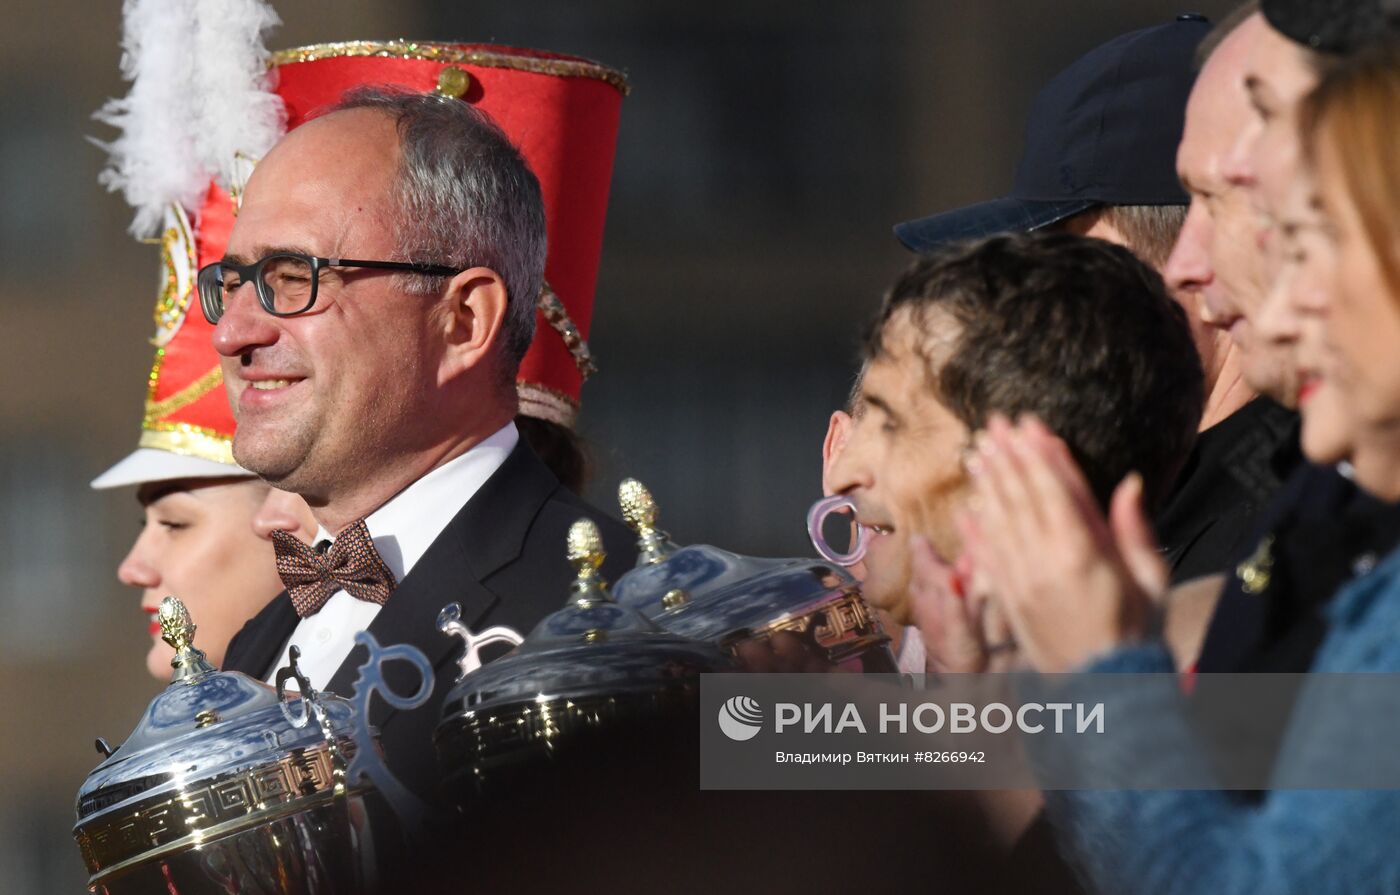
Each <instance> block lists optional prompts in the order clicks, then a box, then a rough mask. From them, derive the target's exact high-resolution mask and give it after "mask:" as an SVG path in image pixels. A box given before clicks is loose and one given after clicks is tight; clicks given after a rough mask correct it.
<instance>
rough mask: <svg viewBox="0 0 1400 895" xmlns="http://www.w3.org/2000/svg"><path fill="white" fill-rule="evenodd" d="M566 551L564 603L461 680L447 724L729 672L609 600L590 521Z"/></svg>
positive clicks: (708, 652)
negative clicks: (570, 577) (568, 572)
mask: <svg viewBox="0 0 1400 895" xmlns="http://www.w3.org/2000/svg"><path fill="white" fill-rule="evenodd" d="M568 547H569V559H570V561H571V562H572V563H573V564H574V568H575V570H576V572H577V578H576V580H575V581H574V583H573V584H572V585H571V587H570V596H569V601H568V602H567V603H566V604H565V605H564V607H563V608H562V609H560V610H558V611H556V612H554V613H552V614H550V615H548V616H546V617H545V618H544V619H543V620H542V621H540V623H539V624H538V625H536V626H535V628H534V630H532V631H531V632H530V634H529V635H528V636H527V637H526V638H525V641H524V643H522V644H521V645H520V646H518V647H516V648H515V649H514V650H512V651H511V652H510V653H509V654H508V655H506V656H503V657H502V658H500V659H497V660H496V661H494V662H491V663H489V664H487V665H485V666H483V667H481V668H480V669H479V670H477V671H473V672H472V673H470V674H468V675H466V676H465V677H464V678H462V680H461V681H460V682H459V683H458V684H457V686H455V687H454V688H453V690H452V691H451V692H450V693H449V694H448V697H447V699H446V701H445V702H444V705H443V715H444V718H451V717H453V716H456V715H460V714H462V713H467V714H480V713H484V712H490V711H493V710H496V709H501V708H504V707H507V706H511V705H519V704H531V705H534V704H537V703H540V702H543V701H550V700H553V699H581V698H584V697H588V696H615V695H621V694H625V693H637V692H646V691H653V690H658V689H664V688H666V687H668V686H670V685H672V684H673V683H677V682H679V681H684V680H688V679H690V678H692V677H693V676H694V675H696V674H698V673H701V672H705V671H722V670H727V669H729V668H731V667H732V663H731V661H730V660H729V659H727V658H726V657H725V656H724V655H723V654H722V653H721V652H720V651H719V650H718V649H716V648H715V647H714V646H712V645H710V644H705V643H698V642H695V641H691V640H688V639H686V638H683V637H678V636H676V635H675V634H671V633H667V632H665V631H663V630H662V629H661V628H658V627H657V626H656V625H655V624H653V623H652V622H650V621H649V620H647V618H646V617H645V616H643V615H642V614H640V613H639V612H637V611H636V610H634V609H630V608H628V607H627V606H622V605H619V604H618V603H617V602H616V601H615V600H613V598H612V596H611V595H610V594H609V593H608V589H607V584H606V582H604V581H603V580H602V577H601V575H599V573H598V569H599V567H600V566H601V565H602V563H603V558H604V556H605V554H604V552H603V544H602V537H601V535H600V534H599V532H598V527H597V525H596V524H594V523H593V521H592V520H589V519H581V520H579V521H578V522H576V523H574V525H573V526H572V527H571V528H570V529H569V537H568Z"/></svg>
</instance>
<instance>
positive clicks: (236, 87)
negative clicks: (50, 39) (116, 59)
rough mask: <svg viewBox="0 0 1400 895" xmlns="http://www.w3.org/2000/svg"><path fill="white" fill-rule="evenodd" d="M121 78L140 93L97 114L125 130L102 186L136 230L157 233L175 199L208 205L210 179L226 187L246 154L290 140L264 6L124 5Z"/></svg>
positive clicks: (243, 1)
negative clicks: (116, 196) (131, 214)
mask: <svg viewBox="0 0 1400 895" xmlns="http://www.w3.org/2000/svg"><path fill="white" fill-rule="evenodd" d="M122 22H123V25H122V63H121V67H122V76H123V77H124V78H125V79H126V80H127V81H129V82H131V91H130V92H129V93H128V94H127V95H126V96H125V97H123V98H121V99H113V100H109V101H108V102H107V103H106V104H105V105H104V106H103V107H102V108H101V109H100V110H99V111H98V112H97V114H96V115H95V116H94V117H95V118H96V119H97V120H98V121H101V122H102V123H104V124H109V125H111V126H112V127H115V128H116V129H117V130H118V131H119V133H118V135H117V138H116V139H115V140H112V141H111V142H110V143H101V142H99V143H98V145H99V146H101V147H102V148H104V149H106V150H107V152H108V164H107V167H106V169H105V170H103V172H102V173H101V175H99V181H100V182H101V183H102V184H103V185H104V186H106V187H107V188H108V189H109V190H113V191H117V190H120V191H121V192H122V194H123V195H124V196H125V197H126V200H127V202H128V203H129V204H130V205H131V206H132V208H134V209H135V211H136V215H135V218H134V220H133V221H132V224H131V228H130V229H131V232H132V233H133V234H134V235H136V236H148V235H151V234H153V233H155V232H157V231H158V229H159V227H160V223H161V219H162V215H163V213H164V211H165V209H166V208H167V206H169V205H170V203H176V204H179V205H180V206H182V207H184V208H186V209H188V210H191V211H193V210H194V209H197V208H198V207H199V204H200V201H201V200H202V198H203V196H204V192H205V191H206V190H207V189H208V187H209V181H210V178H215V179H218V180H219V181H220V183H222V184H223V185H225V186H227V184H228V182H229V178H230V177H231V176H232V173H233V168H234V163H235V162H234V159H235V158H236V157H237V155H238V154H239V153H243V154H245V155H249V156H252V157H254V158H257V157H261V156H262V155H263V154H264V153H265V152H266V151H267V150H268V149H269V148H270V147H271V146H272V144H273V143H275V142H276V141H277V139H278V137H280V136H281V133H282V126H283V111H282V103H281V100H280V98H278V97H277V95H276V94H274V93H272V92H271V89H270V75H269V73H268V70H267V60H268V52H267V49H266V47H265V46H264V44H263V38H264V36H265V35H266V33H267V32H268V31H269V30H270V29H272V28H273V27H275V26H276V25H278V24H280V21H279V20H278V18H277V14H276V13H275V12H273V10H272V8H271V7H270V6H269V5H268V4H267V3H266V2H264V0H214V2H208V0H125V2H124V3H123V4H122Z"/></svg>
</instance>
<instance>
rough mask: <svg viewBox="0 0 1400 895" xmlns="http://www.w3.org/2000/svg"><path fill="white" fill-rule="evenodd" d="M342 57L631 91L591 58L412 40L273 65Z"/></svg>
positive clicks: (341, 45)
mask: <svg viewBox="0 0 1400 895" xmlns="http://www.w3.org/2000/svg"><path fill="white" fill-rule="evenodd" d="M342 56H379V57H384V58H388V59H421V60H423V61H425V62H447V63H453V62H456V63H462V64H466V65H479V66H483V67H485V68H513V69H516V70H517V71H527V72H532V73H534V74H538V75H558V76H560V77H565V78H594V79H596V80H599V81H603V82H605V83H607V84H611V85H612V86H613V87H615V88H617V91H618V92H619V93H621V94H622V95H623V96H626V95H627V94H628V93H629V92H631V90H632V88H631V86H630V85H629V84H628V83H627V76H626V75H624V74H623V73H622V72H620V71H617V70H616V69H611V68H608V67H607V66H605V65H600V64H599V63H597V62H593V61H591V60H588V59H555V58H550V57H540V56H527V55H515V54H512V53H502V52H499V51H496V50H482V49H467V48H465V47H460V46H454V45H453V44H445V43H436V42H433V41H411V40H347V41H340V42H338V43H324V44H311V45H310V46H305V47H292V48H290V49H286V50H277V51H276V52H274V53H273V54H272V57H271V60H270V64H271V65H274V66H276V65H290V64H292V63H296V62H316V61H319V60H321V59H337V58H340V57H342Z"/></svg>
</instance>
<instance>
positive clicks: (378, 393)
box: [214, 109, 443, 502]
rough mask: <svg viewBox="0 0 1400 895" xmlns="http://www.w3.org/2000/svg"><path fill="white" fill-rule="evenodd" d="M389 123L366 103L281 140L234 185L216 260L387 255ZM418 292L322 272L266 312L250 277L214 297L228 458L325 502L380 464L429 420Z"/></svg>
mask: <svg viewBox="0 0 1400 895" xmlns="http://www.w3.org/2000/svg"><path fill="white" fill-rule="evenodd" d="M397 164H398V140H397V135H396V130H395V126H394V123H393V121H392V120H391V119H390V118H389V117H388V116H386V115H384V114H382V113H380V112H377V111H374V110H368V109H354V110H350V111H341V112H334V113H331V114H329V115H327V116H325V117H323V118H319V119H316V120H314V121H312V122H309V123H308V124H306V125H304V126H302V127H300V128H298V129H296V130H295V131H293V132H292V133H291V134H289V135H288V136H287V137H286V138H285V139H284V140H283V141H282V142H281V143H280V144H278V146H277V147H276V148H274V149H273V151H272V152H271V153H270V154H269V155H268V156H267V158H265V159H264V160H263V161H262V162H261V163H260V164H259V165H258V168H257V170H256V172H255V173H254V175H253V177H252V178H251V180H250V181H249V183H248V187H247V190H246V192H245V194H244V199H243V204H242V207H241V209H240V211H239V214H238V221H237V224H236V225H235V227H234V229H233V233H232V235H231V237H230V240H229V246H228V254H227V256H226V257H227V258H228V259H229V260H231V261H233V262H235V263H238V264H250V263H252V262H254V261H256V260H258V259H259V258H261V257H263V256H265V255H267V254H270V253H274V252H278V251H295V252H301V253H305V254H310V255H317V256H326V257H349V258H362V259H377V260H391V259H393V257H394V251H395V234H394V216H393V211H392V206H391V201H390V199H391V196H392V187H393V183H394V177H395V175H396V171H397ZM432 305H433V302H432V301H431V299H430V298H427V297H424V296H418V295H411V294H408V293H406V292H404V291H403V289H402V288H401V287H400V285H399V283H398V280H397V278H396V277H395V276H394V275H393V274H391V273H390V272H387V271H373V270H362V269H354V268H333V269H330V270H327V271H324V272H323V273H322V274H321V277H320V287H319V292H318V295H317V298H316V303H315V306H314V307H312V308H311V309H310V311H308V312H307V313H305V314H302V315H300V316H295V317H274V316H272V315H271V314H268V313H267V312H266V311H265V310H264V309H263V308H262V307H261V306H260V305H259V303H258V300H257V298H256V296H255V294H254V290H253V288H252V284H251V283H246V284H242V285H240V286H239V287H238V288H237V289H236V291H234V292H233V293H232V294H231V295H230V297H229V299H228V302H227V305H226V311H225V314H224V316H223V318H222V319H221V320H220V321H219V324H218V326H217V327H216V329H215V333H214V344H215V347H216V348H217V349H218V351H219V353H220V354H221V355H223V357H224V360H223V370H224V381H225V383H226V385H227V388H228V393H229V400H230V403H231V404H232V405H233V411H234V415H235V417H237V419H238V431H237V435H236V436H235V438H234V443H233V452H234V456H235V458H236V459H237V460H238V462H239V463H240V464H241V465H242V466H244V467H245V468H247V469H250V470H252V471H253V472H256V473H257V474H258V475H260V476H262V477H263V478H264V479H266V480H268V481H270V482H273V483H275V484H277V485H279V486H280V487H282V488H284V489H285V490H289V491H294V492H297V493H299V494H302V495H303V496H306V497H307V498H308V500H313V502H314V501H315V500H316V499H318V498H319V499H322V500H324V499H327V498H331V497H333V496H334V495H335V493H336V491H337V488H339V487H342V486H343V485H344V484H345V483H346V482H349V481H353V480H355V479H356V478H357V477H360V476H361V475H362V472H361V470H362V468H363V467H366V466H369V467H372V466H374V465H376V464H384V463H387V462H391V461H392V460H393V459H394V458H395V457H396V456H402V455H403V454H404V453H406V452H408V451H410V450H411V449H412V447H413V445H412V439H413V438H415V437H424V435H425V433H428V432H429V430H430V429H431V428H432V426H433V425H434V423H435V422H440V421H438V420H437V418H438V417H441V416H443V414H442V413H440V412H435V410H436V408H434V406H433V395H434V394H435V393H436V386H437V381H436V378H435V377H436V371H437V361H438V359H439V358H440V356H441V353H442V349H441V344H440V342H441V340H440V339H434V338H433V337H432V335H431V334H432V331H433V320H434V315H433V314H432V313H431V311H432V309H433V308H432Z"/></svg>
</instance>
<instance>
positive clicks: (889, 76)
mask: <svg viewBox="0 0 1400 895" xmlns="http://www.w3.org/2000/svg"><path fill="white" fill-rule="evenodd" d="M210 2H217V0H210ZM276 5H278V7H279V9H278V11H279V13H280V14H281V16H282V18H283V22H284V24H283V26H282V27H281V28H280V29H279V30H278V32H277V33H276V34H275V35H274V37H273V38H272V40H271V41H270V43H271V46H272V47H273V48H274V49H278V48H283V47H290V46H296V45H300V44H306V43H321V42H325V41H332V40H348V39H356V38H361V39H364V38H400V37H402V38H419V39H432V40H463V41H492V42H499V43H506V44H515V45H523V46H534V47H541V48H547V49H550V50H556V51H561V52H565V53H574V54H579V55H583V56H588V57H591V58H594V59H597V60H599V61H601V62H604V63H607V64H609V65H611V66H613V67H616V68H620V69H622V70H624V71H625V72H626V73H627V74H628V76H629V78H630V80H631V83H632V88H633V89H632V94H631V96H630V97H629V98H628V99H627V100H626V101H625V102H624V104H623V113H622V131H621V135H620V139H619V144H618V151H617V161H616V168H615V173H614V179H613V189H612V199H611V206H610V210H609V219H608V231H607V237H606V241H605V245H604V255H603V265H602V272H601V276H600V280H599V284H598V306H597V312H596V315H595V317H594V323H593V332H592V335H591V337H590V339H589V342H590V345H591V347H592V349H593V353H594V356H595V357H596V359H597V361H598V364H599V367H600V370H601V372H600V374H599V375H598V376H596V377H595V378H594V379H593V380H592V381H590V382H589V383H588V385H587V386H586V387H585V389H584V395H583V413H582V421H581V427H582V430H583V431H584V433H585V434H586V435H587V436H588V438H589V439H591V441H592V443H593V445H594V451H595V459H596V461H597V474H596V476H595V478H594V483H593V486H592V494H591V496H592V497H593V498H594V500H595V501H597V502H599V503H600V504H602V505H604V506H612V505H613V502H614V499H613V494H614V493H615V490H614V489H615V487H616V483H617V481H618V480H619V479H620V478H621V477H623V476H625V475H634V476H637V477H639V478H641V479H642V480H643V481H645V482H647V483H648V484H649V485H650V486H651V487H652V490H653V491H654V493H655V494H656V495H657V498H658V501H659V502H660V504H661V507H662V518H663V524H664V526H665V527H666V528H667V529H668V530H669V531H670V532H671V533H672V534H673V535H674V537H675V538H676V540H678V541H680V542H682V543H687V542H708V543H715V544H719V545H722V546H725V547H728V548H731V549H735V550H739V551H743V552H748V553H762V554H798V553H805V552H809V551H810V547H809V546H808V545H807V543H806V537H805V532H804V523H803V516H804V513H805V511H806V509H807V507H808V505H809V504H810V503H811V501H812V500H814V499H815V498H816V497H818V496H820V458H821V454H820V451H821V441H822V437H823V435H824V433H825V430H826V422H827V417H828V415H829V413H830V412H831V411H832V410H833V409H835V408H837V407H839V406H840V405H841V404H842V402H843V400H844V396H845V393H846V391H847V389H848V388H849V385H850V379H851V376H852V374H853V372H854V369H855V358H856V351H857V345H858V336H859V334H860V332H861V330H862V328H863V326H864V322H865V320H866V319H867V318H868V317H869V315H871V314H872V313H873V311H874V309H875V308H876V305H877V302H878V300H879V297H880V294H881V293H882V291H883V290H884V289H885V288H886V286H887V285H888V284H889V283H890V282H891V281H892V280H893V278H894V277H895V275H896V274H897V273H898V272H899V271H900V270H901V268H902V267H903V266H904V265H905V264H907V263H908V262H909V260H910V258H909V256H907V255H906V254H905V253H904V252H903V250H902V249H901V248H900V247H899V246H898V244H897V243H896V241H895V240H894V238H893V236H892V235H891V232H890V228H891V226H892V225H893V224H894V223H896V222H898V221H901V220H904V219H907V218H911V217H917V216H921V215H923V214H927V213H930V212H933V211H937V210H943V209H947V208H952V207H955V206H958V205H961V204H966V203H969V202H974V201H978V200H980V199H984V198H991V197H994V196H996V195H1000V194H1001V193H1002V192H1003V191H1004V190H1005V189H1007V187H1008V186H1009V185H1010V180H1011V172H1012V167H1013V166H1014V164H1015V161H1016V158H1017V156H1018V154H1019V152H1020V144H1021V127H1022V121H1023V119H1024V116H1025V112H1026V109H1027V106H1028V104H1029V102H1030V99H1031V97H1032V96H1033V95H1034V93H1035V92H1036V90H1037V89H1038V88H1039V87H1040V86H1041V85H1042V84H1043V83H1044V82H1045V81H1046V80H1047V79H1048V78H1049V77H1050V76H1051V75H1053V74H1054V73H1055V72H1056V71H1057V70H1058V69H1060V68H1062V67H1063V66H1065V65H1066V64H1068V63H1069V62H1070V61H1072V60H1073V59H1074V58H1075V57H1077V56H1078V55H1080V54H1082V53H1083V52H1085V51H1087V50H1089V49H1090V48H1092V47H1093V46H1095V45H1096V44H1098V43H1100V42H1102V41H1104V40H1106V39H1108V38H1110V37H1112V36H1114V35H1115V34H1118V33H1121V32H1123V31H1128V30H1132V29H1134V28H1140V27H1145V26H1147V25H1151V24H1155V23H1158V22H1161V21H1165V20H1166V19H1167V18H1168V17H1169V16H1171V15H1173V14H1175V13H1178V12H1185V11H1192V12H1202V13H1205V14H1207V15H1210V16H1211V17H1212V18H1218V17H1219V16H1220V15H1221V14H1223V13H1224V12H1226V11H1228V9H1229V8H1230V6H1231V5H1232V4H1231V3H1230V2H1228V0H1191V5H1190V6H1186V7H1183V6H1179V5H1177V3H1176V2H1173V0H1067V2H1059V3H1049V2H1045V0H980V2H976V3H967V2H952V0H936V2H930V0H879V2H875V3H870V2H865V3H857V2H853V0H851V2H847V0H807V2H802V3H798V2H777V0H709V2H707V3H703V4H679V3H676V4H669V3H658V2H655V0H591V2H588V3H579V2H577V0H500V2H496V0H477V2H473V3H462V2H459V0H392V2H390V0H334V2H331V0H295V2H290V0H283V2H282V3H280V4H276ZM120 16H121V11H120V4H119V3H117V2H115V0H106V2H102V3H91V2H87V0H50V2H45V3H39V2H32V0H24V2H19V3H17V2H16V0H0V21H3V22H4V23H5V27H4V28H3V29H0V381H3V383H4V387H3V388H0V725H2V726H0V731H2V732H0V893H60V892H70V893H76V892H80V891H82V890H83V882H84V879H85V875H84V872H83V867H82V864H81V861H80V859H79V856H78V851H77V848H76V846H75V845H74V844H73V841H72V839H71V837H70V828H71V826H72V822H73V796H74V794H75V793H76V791H77V788H78V786H79V785H80V783H81V782H82V780H83V778H84V776H85V775H86V774H87V772H88V771H89V770H90V769H91V768H92V767H93V766H94V765H95V764H96V763H97V761H98V755H97V753H96V752H95V751H94V748H93V739H94V737H96V736H104V737H107V738H108V739H110V740H111V741H112V742H113V743H119V742H120V741H121V740H122V739H123V738H124V737H125V736H126V734H127V732H128V731H130V729H131V728H132V726H133V725H134V724H135V722H136V720H137V718H138V716H139V713H140V712H141V711H142V709H143V708H144V707H145V704H146V702H147V701H148V700H149V699H150V698H151V696H153V695H154V693H155V692H156V689H157V686H156V684H155V683H154V682H153V681H152V680H151V679H150V678H149V677H148V676H147V673H146V670H145V665H144V662H143V661H142V657H143V656H144V654H145V651H146V649H147V645H148V634H147V633H146V625H147V618H146V616H145V615H144V613H141V612H139V611H138V608H137V607H138V600H139V596H140V595H139V593H138V592H136V591H134V590H127V589H125V588H123V587H122V586H121V585H120V584H118V582H117V581H116V577H115V569H116V566H117V563H118V562H119V561H120V559H121V557H122V555H123V554H124V553H125V551H126V550H127V548H128V547H129V546H130V543H131V542H132V540H133V539H134V538H135V537H136V535H137V533H138V520H139V517H140V509H139V507H138V506H137V504H136V501H135V499H134V494H133V493H132V491H133V490H134V489H123V490H119V491H116V492H106V493H101V494H99V493H97V492H93V491H91V490H89V488H88V482H89V481H90V480H91V479H92V478H93V477H94V476H96V475H97V474H98V473H100V472H101V471H102V470H104V469H105V468H106V467H107V466H108V465H110V464H111V463H113V462H115V461H116V460H117V459H119V458H120V457H122V456H125V455H126V453H127V452H128V451H130V450H131V449H133V448H134V447H135V441H136V436H137V433H138V430H139V421H140V413H141V406H142V399H143V397H144V388H145V385H144V377H145V375H146V373H147V371H148V370H149V365H150V360H151V347H150V345H149V343H148V341H147V339H148V337H149V336H150V335H151V330H152V326H151V308H152V305H153V303H154V300H155V293H156V267H157V257H158V256H157V251H158V250H157V249H156V248H155V247H154V246H146V245H141V244H139V243H137V242H135V241H134V240H132V239H131V238H130V237H128V236H127V235H126V227H127V224H128V223H129V221H130V216H131V214H130V211H129V209H128V208H127V206H126V204H125V203H124V202H123V200H122V199H121V197H120V196H118V195H112V194H108V193H106V192H104V191H103V190H102V189H101V188H100V187H99V186H98V185H97V172H98V170H99V169H100V167H101V166H102V164H103V154H102V152H101V151H100V150H98V149H97V148H96V147H94V146H93V145H91V144H90V143H89V142H88V140H87V138H88V137H89V136H97V137H101V138H104V139H105V138H110V137H111V136H112V135H111V133H110V132H108V131H107V130H106V129H105V128H103V127H102V126H100V125H98V124H96V123H95V122H93V121H92V120H91V117H90V116H91V114H92V112H93V111H94V110H95V109H97V108H98V106H100V105H101V104H102V102H103V101H104V100H105V99H107V98H108V97H111V96H116V95H121V94H124V93H125V92H126V89H127V88H126V85H125V84H124V83H123V82H122V81H121V80H120V76H119V72H118V61H119V56H120V53H119V49H118V41H119V35H120ZM562 596H563V595H562V594H561V598H562Z"/></svg>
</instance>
